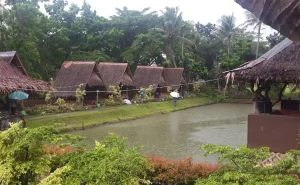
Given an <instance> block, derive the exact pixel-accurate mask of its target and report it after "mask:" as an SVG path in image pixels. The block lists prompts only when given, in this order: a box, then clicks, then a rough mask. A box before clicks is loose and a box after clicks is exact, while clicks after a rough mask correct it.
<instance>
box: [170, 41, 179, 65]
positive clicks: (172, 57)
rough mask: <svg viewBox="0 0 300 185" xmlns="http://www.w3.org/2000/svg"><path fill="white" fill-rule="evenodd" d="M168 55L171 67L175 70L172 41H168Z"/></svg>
mask: <svg viewBox="0 0 300 185" xmlns="http://www.w3.org/2000/svg"><path fill="white" fill-rule="evenodd" d="M169 55H170V59H171V61H172V62H173V66H174V67H175V68H177V65H176V62H175V58H174V54H173V45H172V41H169Z"/></svg>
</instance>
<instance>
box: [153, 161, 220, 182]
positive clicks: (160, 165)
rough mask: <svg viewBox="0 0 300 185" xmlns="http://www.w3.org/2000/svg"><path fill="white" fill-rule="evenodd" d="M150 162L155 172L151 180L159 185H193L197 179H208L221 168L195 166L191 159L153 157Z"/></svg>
mask: <svg viewBox="0 0 300 185" xmlns="http://www.w3.org/2000/svg"><path fill="white" fill-rule="evenodd" d="M149 160H150V164H151V166H152V168H153V172H150V179H151V180H152V181H153V182H154V183H158V184H168V185H172V184H177V185H190V184H191V185H192V184H194V183H195V181H196V180H197V179H199V178H207V177H208V176H209V175H210V174H211V173H213V172H215V171H216V170H218V168H219V167H218V165H211V164H207V163H194V164H193V163H192V158H191V157H188V158H186V159H183V160H179V161H171V160H167V159H163V158H161V157H158V156H152V157H151V158H150V159H149Z"/></svg>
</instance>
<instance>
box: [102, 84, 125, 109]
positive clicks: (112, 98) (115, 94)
mask: <svg viewBox="0 0 300 185" xmlns="http://www.w3.org/2000/svg"><path fill="white" fill-rule="evenodd" d="M109 89H110V91H111V95H109V96H108V99H106V100H105V101H104V103H105V105H108V106H114V105H122V104H123V98H122V92H121V88H120V87H119V86H114V85H110V86H109Z"/></svg>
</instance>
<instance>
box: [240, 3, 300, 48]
mask: <svg viewBox="0 0 300 185" xmlns="http://www.w3.org/2000/svg"><path fill="white" fill-rule="evenodd" d="M235 1H236V2H237V3H238V4H240V5H241V6H242V7H243V8H245V9H247V10H249V11H250V12H252V13H253V14H254V15H255V16H256V17H258V18H259V19H260V20H261V21H262V22H263V23H265V24H267V25H269V26H271V27H272V28H274V29H276V30H278V31H279V32H280V33H281V34H283V35H285V36H287V37H288V38H289V39H291V40H293V41H295V42H296V43H297V44H299V43H300V26H299V24H300V3H299V0H235Z"/></svg>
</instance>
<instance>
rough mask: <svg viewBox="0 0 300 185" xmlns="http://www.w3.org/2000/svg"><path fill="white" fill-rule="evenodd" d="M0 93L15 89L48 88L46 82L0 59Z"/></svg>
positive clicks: (33, 89)
mask: <svg viewBox="0 0 300 185" xmlns="http://www.w3.org/2000/svg"><path fill="white" fill-rule="evenodd" d="M0 72H1V75H0V93H1V94H7V93H9V92H12V91H16V90H23V91H38V90H48V89H49V87H48V83H47V82H44V81H42V80H38V79H34V78H31V77H29V76H26V75H24V74H22V73H20V71H19V69H18V68H17V67H14V65H13V64H11V65H10V64H8V62H4V61H1V60H0Z"/></svg>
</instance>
